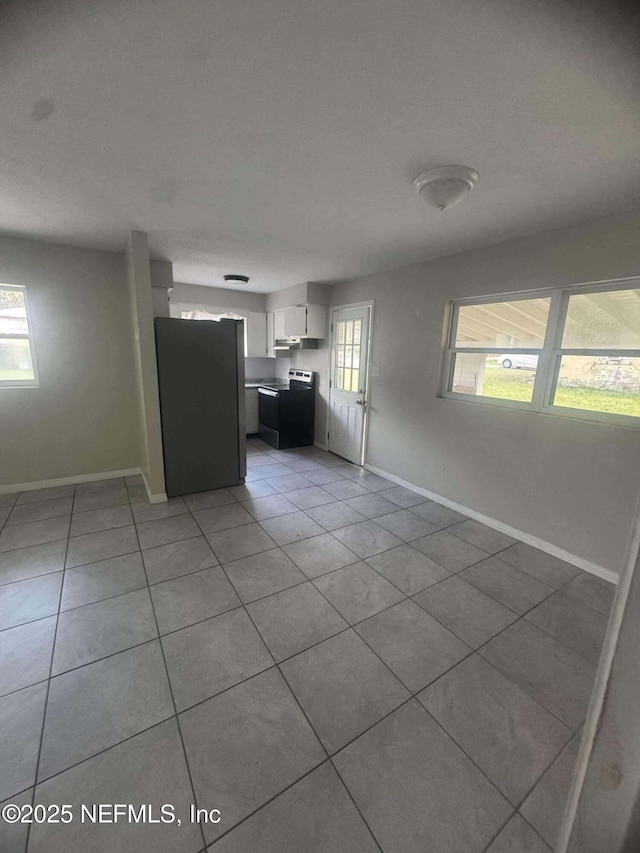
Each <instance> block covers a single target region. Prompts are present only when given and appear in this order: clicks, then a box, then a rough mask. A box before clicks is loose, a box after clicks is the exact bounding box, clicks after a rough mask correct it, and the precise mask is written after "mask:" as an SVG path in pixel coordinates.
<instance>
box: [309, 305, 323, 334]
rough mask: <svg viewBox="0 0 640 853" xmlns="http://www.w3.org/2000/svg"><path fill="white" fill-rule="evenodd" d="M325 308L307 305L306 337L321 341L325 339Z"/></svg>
mask: <svg viewBox="0 0 640 853" xmlns="http://www.w3.org/2000/svg"><path fill="white" fill-rule="evenodd" d="M327 325H328V322H327V306H326V305H307V335H308V336H309V337H310V338H318V339H320V340H323V339H324V338H326V337H327Z"/></svg>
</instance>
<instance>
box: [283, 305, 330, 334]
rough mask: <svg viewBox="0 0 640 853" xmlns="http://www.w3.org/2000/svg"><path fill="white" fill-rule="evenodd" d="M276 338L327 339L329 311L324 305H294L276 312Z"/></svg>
mask: <svg viewBox="0 0 640 853" xmlns="http://www.w3.org/2000/svg"><path fill="white" fill-rule="evenodd" d="M273 317H274V337H275V339H276V340H280V339H283V338H284V339H286V338H320V339H322V338H325V337H326V336H327V309H326V306H324V305H292V306H290V307H289V308H283V309H281V310H279V311H274V315H273Z"/></svg>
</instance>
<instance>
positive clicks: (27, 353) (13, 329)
mask: <svg viewBox="0 0 640 853" xmlns="http://www.w3.org/2000/svg"><path fill="white" fill-rule="evenodd" d="M35 378H36V376H35V370H34V367H33V360H32V357H31V347H30V344H29V323H28V320H27V307H26V303H25V296H24V290H22V289H21V288H15V287H7V286H4V287H3V286H0V384H2V385H5V386H8V385H12V384H14V383H15V384H16V385H22V384H26V383H33V382H35Z"/></svg>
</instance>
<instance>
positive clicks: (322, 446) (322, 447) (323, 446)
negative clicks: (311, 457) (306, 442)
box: [313, 441, 329, 450]
mask: <svg viewBox="0 0 640 853" xmlns="http://www.w3.org/2000/svg"><path fill="white" fill-rule="evenodd" d="M313 446H314V447H317V448H319V449H320V450H328V449H329V448H328V447H327V444H326V442H325V444H323V443H322V442H321V441H314V442H313Z"/></svg>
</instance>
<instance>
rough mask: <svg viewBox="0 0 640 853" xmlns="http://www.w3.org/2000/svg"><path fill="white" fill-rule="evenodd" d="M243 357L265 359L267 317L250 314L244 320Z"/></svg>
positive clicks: (257, 313) (259, 314)
mask: <svg viewBox="0 0 640 853" xmlns="http://www.w3.org/2000/svg"><path fill="white" fill-rule="evenodd" d="M245 324H246V334H245V353H244V354H245V356H246V357H247V358H265V357H266V356H267V355H268V353H267V315H266V314H263V313H260V312H256V313H253V312H252V313H250V314H249V315H248V316H247V318H246V320H245Z"/></svg>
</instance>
